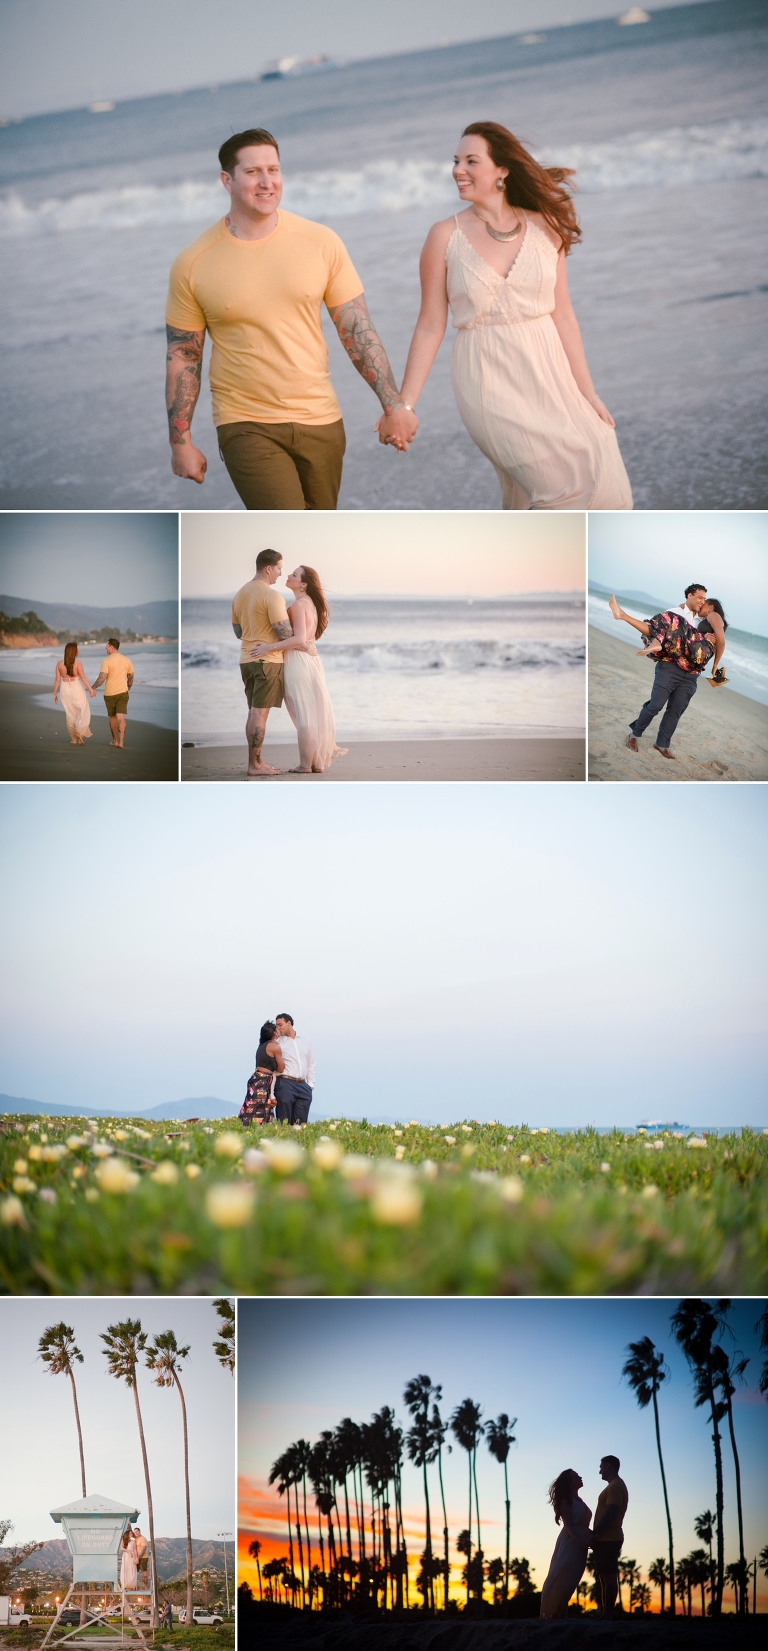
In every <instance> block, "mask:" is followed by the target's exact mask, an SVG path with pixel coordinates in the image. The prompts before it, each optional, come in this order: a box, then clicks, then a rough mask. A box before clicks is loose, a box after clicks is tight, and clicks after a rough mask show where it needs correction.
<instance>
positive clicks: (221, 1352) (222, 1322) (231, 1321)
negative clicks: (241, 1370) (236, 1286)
mask: <svg viewBox="0 0 768 1651" xmlns="http://www.w3.org/2000/svg"><path fill="white" fill-rule="evenodd" d="M213 1305H214V1307H215V1309H216V1312H217V1313H218V1316H219V1334H218V1336H217V1338H216V1340H215V1342H214V1343H213V1351H214V1353H215V1354H216V1357H217V1359H218V1361H219V1363H220V1364H221V1365H222V1366H223V1368H224V1369H225V1370H231V1371H232V1373H233V1374H234V1369H235V1307H234V1302H231V1301H228V1300H227V1297H226V1296H217V1298H216V1300H215V1301H214V1303H213Z"/></svg>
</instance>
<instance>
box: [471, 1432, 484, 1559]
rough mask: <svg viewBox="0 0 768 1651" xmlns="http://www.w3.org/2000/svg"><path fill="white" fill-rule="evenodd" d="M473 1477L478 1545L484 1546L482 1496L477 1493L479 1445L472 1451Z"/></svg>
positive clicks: (479, 1546)
mask: <svg viewBox="0 0 768 1651" xmlns="http://www.w3.org/2000/svg"><path fill="white" fill-rule="evenodd" d="M472 1478H473V1480H474V1484H475V1515H476V1518H477V1546H478V1548H482V1546H483V1539H482V1536H481V1534H480V1498H479V1496H478V1494H477V1445H475V1448H474V1450H473V1452H472Z"/></svg>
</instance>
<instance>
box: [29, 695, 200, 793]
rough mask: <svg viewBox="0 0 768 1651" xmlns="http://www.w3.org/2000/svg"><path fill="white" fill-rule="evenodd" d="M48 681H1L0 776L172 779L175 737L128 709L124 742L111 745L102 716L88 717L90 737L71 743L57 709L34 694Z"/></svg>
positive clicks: (175, 762)
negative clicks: (42, 703)
mask: <svg viewBox="0 0 768 1651" xmlns="http://www.w3.org/2000/svg"><path fill="white" fill-rule="evenodd" d="M46 691H47V692H49V693H50V691H51V685H50V683H49V682H47V683H36V682H23V683H21V682H2V681H0V780H66V781H74V780H86V781H87V780H92V781H94V780H95V781H104V780H109V781H111V780H128V781H141V780H176V779H178V736H177V734H176V733H175V731H174V730H173V729H172V728H159V727H157V726H156V724H155V723H153V722H139V721H137V720H135V719H134V718H133V717H132V716H131V715H130V707H129V714H128V726H127V730H126V735H125V746H124V748H123V750H122V751H118V750H116V749H115V747H114V746H112V745H110V739H111V734H110V731H109V722H108V720H107V718H106V717H102V716H99V717H96V716H92V717H91V730H92V734H93V737H92V739H89V740H86V742H85V745H71V744H70V740H69V734H68V733H67V724H66V719H65V717H64V714H63V712H62V711H61V710H60V709H58V708H57V709H55V710H54V709H53V708H51V710H49V711H48V710H45V709H44V708H43V707H42V706H40V705H38V704H37V703H36V699H37V696H38V695H39V694H41V693H45V692H46Z"/></svg>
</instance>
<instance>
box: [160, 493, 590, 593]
mask: <svg viewBox="0 0 768 1651" xmlns="http://www.w3.org/2000/svg"><path fill="white" fill-rule="evenodd" d="M267 548H269V549H271V550H279V551H281V552H282V555H283V574H284V575H285V574H287V573H290V572H292V570H293V568H295V567H296V566H297V564H298V563H299V562H302V561H307V562H309V564H310V566H311V567H315V568H317V571H318V573H319V574H320V577H321V579H322V581H323V584H324V585H325V588H326V590H328V591H332V592H334V593H335V594H336V595H342V594H350V593H351V594H356V595H357V594H363V593H368V594H370V593H372V592H375V593H376V594H379V595H382V594H392V593H394V594H397V595H401V594H404V593H409V594H411V595H433V594H434V593H435V592H436V591H440V592H444V593H446V594H450V595H453V594H459V595H483V596H488V595H499V594H501V593H510V592H518V591H533V590H535V591H541V590H583V589H584V583H585V550H584V517H583V516H582V515H581V514H580V513H579V512H575V511H574V512H571V513H566V514H564V515H557V514H556V513H555V514H553V515H536V514H531V515H530V516H523V517H521V518H520V519H519V520H517V519H515V518H513V517H511V516H510V515H509V514H508V513H507V512H502V511H460V510H444V511H443V510H436V511H428V510H404V511H398V512H397V516H396V518H395V517H393V515H392V512H391V511H385V510H378V511H371V512H370V513H369V514H363V515H361V514H360V512H359V511H339V512H338V513H337V514H333V513H331V512H328V511H325V512H323V511H303V510H302V511H296V512H295V513H294V512H291V513H290V514H289V515H287V516H286V513H285V511H270V510H263V511H261V512H260V514H259V520H258V523H257V522H255V521H254V518H253V517H252V516H249V515H244V514H240V513H239V512H238V513H235V512H233V513H232V514H230V513H229V512H227V513H226V514H223V513H222V514H219V515H208V514H206V513H204V512H200V513H197V512H196V513H194V514H193V513H191V512H190V514H189V515H186V516H182V525H181V594H182V596H231V595H232V594H233V592H234V591H236V590H238V589H239V587H240V586H241V585H242V584H244V583H245V581H246V579H252V578H253V575H254V573H255V571H256V569H255V562H256V556H257V553H258V551H260V550H265V549H267Z"/></svg>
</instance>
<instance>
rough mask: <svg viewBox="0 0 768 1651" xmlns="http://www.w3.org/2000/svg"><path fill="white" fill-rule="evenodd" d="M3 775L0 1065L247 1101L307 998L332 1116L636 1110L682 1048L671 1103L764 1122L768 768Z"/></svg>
mask: <svg viewBox="0 0 768 1651" xmlns="http://www.w3.org/2000/svg"><path fill="white" fill-rule="evenodd" d="M8 792H10V795H8V794H6V797H5V799H4V801H5V809H4V814H3V818H2V822H1V823H0V861H2V863H3V865H4V868H5V873H4V889H3V890H2V892H0V900H1V902H2V905H1V908H0V909H2V911H3V915H4V920H5V932H6V934H7V936H8V939H7V942H6V951H7V956H8V961H9V963H11V964H12V967H11V968H10V969H9V970H8V979H7V986H6V990H5V993H4V1003H3V1008H2V1018H3V1023H4V1025H3V1024H2V1023H0V1048H1V1049H2V1065H1V1066H0V1090H2V1091H3V1092H5V1093H6V1094H11V1095H17V1096H26V1097H29V1098H32V1099H38V1098H39V1099H43V1098H45V1097H46V1096H48V1095H51V1093H52V1086H53V1088H54V1089H55V1095H56V1099H57V1100H59V1101H62V1102H66V1101H75V1100H76V1101H79V1102H81V1103H82V1104H83V1105H84V1106H85V1107H91V1106H100V1107H108V1106H115V1105H116V1106H118V1107H125V1108H131V1109H134V1110H139V1109H140V1108H144V1107H149V1106H153V1105H155V1104H156V1103H158V1102H160V1101H170V1100H177V1099H187V1098H193V1097H195V1096H201V1095H215V1096H218V1097H221V1098H223V1099H226V1100H229V1101H231V1102H233V1103H235V1104H237V1105H239V1104H240V1102H241V1100H242V1097H243V1095H244V1093H245V1081H246V1079H247V1077H248V1074H249V1073H250V1071H251V1070H252V1064H253V1051H254V1047H255V1039H256V1032H257V1030H258V1027H259V1025H260V1023H261V1021H262V1020H263V1019H265V1018H266V1016H267V1015H268V1014H274V1013H275V1012H277V1011H279V1010H280V1009H288V1010H289V1011H290V1012H291V1013H292V1014H293V1015H294V1017H295V1019H296V1023H297V1027H298V1029H299V1031H300V1032H303V1033H305V1034H306V1035H307V1036H308V1037H310V1038H311V1039H312V1041H313V1042H314V1043H315V1045H316V1049H317V1054H318V1080H317V1089H316V1107H317V1110H318V1111H321V1112H324V1113H325V1114H326V1115H330V1116H334V1115H335V1114H338V1113H342V1112H344V1113H347V1114H348V1115H350V1116H358V1117H359V1116H361V1115H362V1114H363V1113H365V1112H368V1113H369V1115H370V1114H371V1113H373V1114H374V1115H376V1114H377V1113H379V1112H384V1113H385V1114H392V1112H393V1111H397V1112H400V1113H402V1115H404V1116H405V1117H422V1118H425V1119H429V1118H431V1119H432V1120H433V1121H435V1122H440V1121H448V1120H455V1119H456V1118H457V1117H464V1116H466V1115H467V1113H468V1112H471V1114H472V1115H473V1116H475V1117H477V1118H480V1119H487V1118H499V1117H500V1118H502V1119H503V1120H505V1121H515V1120H517V1121H520V1120H525V1121H527V1122H529V1123H534V1124H555V1123H579V1122H581V1123H584V1122H587V1121H589V1120H593V1121H595V1122H597V1123H606V1124H612V1123H622V1124H624V1123H636V1122H638V1121H639V1120H641V1119H643V1118H646V1117H648V1116H649V1109H650V1116H652V1117H653V1116H656V1115H657V1111H658V1107H657V1098H658V1084H657V1083H655V1082H654V1081H653V1079H652V1078H651V1079H649V1065H648V1062H649V1059H651V1057H652V1055H653V1053H654V1051H655V1052H656V1053H657V1054H658V1055H659V1057H660V1058H662V1057H664V1058H666V1057H667V1055H669V1053H670V1051H671V1052H672V1058H673V1063H674V1059H676V1058H677V1054H679V1055H680V1056H681V1058H683V1059H684V1060H685V1061H686V1062H689V1061H691V1060H694V1063H695V1061H696V1059H697V1058H698V1059H699V1060H700V1062H701V1068H700V1077H699V1076H697V1077H696V1078H695V1080H694V1081H693V1082H692V1083H690V1084H686V1086H685V1096H684V1099H683V1100H681V1101H680V1106H681V1107H682V1109H683V1112H684V1113H685V1116H681V1115H680V1114H678V1115H680V1121H681V1122H682V1123H692V1124H701V1125H707V1124H719V1123H728V1122H729V1121H730V1122H733V1123H736V1124H741V1123H756V1124H760V1125H763V1124H766V1123H768V1117H766V1115H765V1113H766V1109H765V1083H764V1070H765V1068H764V1054H763V1043H764V1028H765V1016H764V1013H763V1008H764V990H765V975H766V948H765V919H764V913H765V896H766V891H765V884H766V856H765V831H766V814H767V812H768V796H767V795H766V788H765V787H764V786H714V787H709V788H708V790H707V794H706V797H704V795H703V793H702V792H701V789H700V787H697V786H675V787H670V788H669V789H668V790H667V791H664V792H663V794H661V795H660V794H659V792H658V789H657V788H656V787H653V786H647V787H644V786H637V787H635V786H596V787H589V788H587V787H586V786H578V785H562V786H559V787H556V786H554V785H550V786H534V785H517V786H514V785H488V786H480V785H455V786H453V785H451V786H441V785H432V786H419V785H393V786H382V785H360V786H356V785H345V786H325V787H322V788H319V789H317V790H314V789H312V788H311V787H306V788H305V790H303V791H302V796H301V801H302V806H301V808H300V809H298V808H296V806H295V794H294V793H293V792H291V791H290V790H280V789H272V790H271V789H269V788H268V787H264V786H252V787H249V786H199V787H197V786H183V787H174V786H165V787H163V786H135V787H122V788H121V790H120V795H119V798H118V797H117V794H116V793H113V792H112V791H111V790H110V789H109V788H108V787H101V786H98V787H93V788H92V789H91V791H90V792H89V794H88V797H87V799H84V798H83V795H82V792H81V791H80V789H79V788H74V789H72V790H71V791H69V790H68V789H67V787H65V786H62V785H59V786H57V787H56V788H55V799H54V798H53V793H52V792H51V790H50V788H47V787H44V786H41V787H37V786H30V787H24V786H20V787H17V788H6V793H8ZM65 820H68V821H69V822H70V823H73V824H76V825H78V826H80V827H81V834H80V836H79V837H75V838H74V839H72V838H68V839H67V841H68V843H69V848H68V852H67V857H66V858H65V859H63V858H62V854H61V843H62V837H61V831H62V821H65ZM83 833H85V835H83ZM660 892H663V896H664V898H663V899H659V898H657V897H658V895H659V893H660ZM694 895H695V905H694V909H695V910H696V911H697V913H698V918H697V920H696V922H695V923H694V926H693V929H691V928H690V922H689V920H690V910H691V907H690V901H691V899H692V898H693V897H694ZM680 925H682V930H681V927H680ZM683 930H684V932H685V940H684V942H683V945H684V952H685V966H684V967H679V968H678V967H677V966H675V968H674V970H673V974H674V987H672V985H671V977H670V972H669V958H670V956H674V957H677V956H678V953H679V948H680V944H681V940H680V934H681V932H682V931H683ZM64 942H66V957H67V961H66V963H65V962H64V952H63V950H62V946H63V944H64ZM118 981H119V1014H117V1016H116V1009H115V1004H116V997H115V993H116V989H118V988H117V982H118ZM459 1030H460V1035H459ZM474 1030H477V1031H478V1035H479V1038H480V1042H479V1045H478V1072H477V1076H476V1079H475V1081H474V1082H473V1085H472V1095H471V1099H468V1097H467V1086H466V1073H465V1069H464V1066H463V1064H462V1059H460V1055H459V1051H460V1050H465V1049H466V1036H465V1031H466V1032H467V1033H469V1032H470V1031H474ZM484 1031H485V1032H487V1034H488V1036H489V1037H491V1038H492V1047H493V1069H494V1075H493V1081H490V1080H489V1079H487V1078H485V1077H484V1075H483V1067H484V1064H485V1062H484V1058H483V1055H482V1053H481V1051H482V1050H483V1048H484V1043H483V1033H484ZM457 1036H458V1043H457ZM761 1059H762V1061H763V1066H762V1071H761ZM697 1070H698V1069H697ZM654 1097H656V1099H654ZM676 1105H677V1103H676ZM691 1112H695V1113H698V1114H700V1116H689V1114H690V1113H691Z"/></svg>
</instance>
